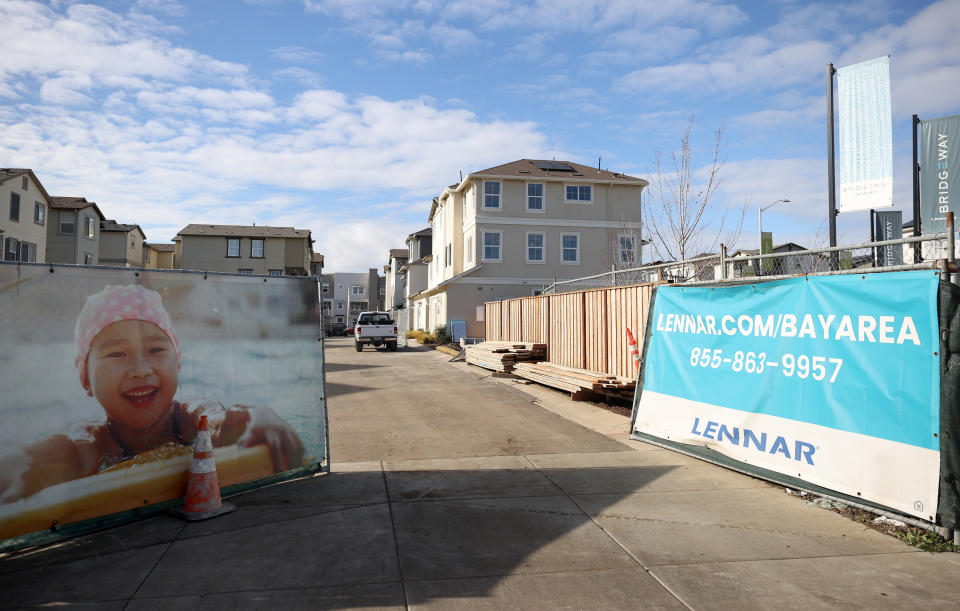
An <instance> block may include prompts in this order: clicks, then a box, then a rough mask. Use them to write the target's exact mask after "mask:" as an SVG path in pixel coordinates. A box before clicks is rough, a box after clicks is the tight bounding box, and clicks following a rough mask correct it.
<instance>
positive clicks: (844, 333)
mask: <svg viewBox="0 0 960 611" xmlns="http://www.w3.org/2000/svg"><path fill="white" fill-rule="evenodd" d="M938 282H939V274H938V273H937V272H935V271H932V270H925V271H911V272H889V273H875V274H866V275H860V274H853V275H843V276H822V277H808V278H806V277H805V278H795V279H787V280H780V281H774V282H767V283H759V284H752V285H744V286H733V287H659V288H658V289H657V292H656V297H655V300H654V306H653V312H652V313H651V316H652V325H651V331H650V334H649V336H648V344H647V347H646V354H645V357H644V372H643V377H642V379H643V385H642V389H641V393H640V397H639V399H638V404H637V408H636V413H635V432H637V433H643V434H648V435H653V436H656V437H660V438H662V439H667V440H671V441H675V442H679V443H686V444H695V445H700V446H707V447H709V448H711V449H713V450H716V451H718V452H721V453H723V454H726V455H728V456H730V457H732V458H734V459H736V460H739V461H742V462H743V463H745V464H749V465H753V466H757V467H760V468H764V469H769V470H772V471H776V472H779V473H783V474H785V475H788V476H791V477H799V478H801V479H803V480H805V481H808V482H810V483H813V484H815V485H818V486H824V487H826V488H830V489H832V490H837V491H839V492H843V493H845V494H849V495H852V496H854V497H858V496H859V497H860V498H864V499H867V500H869V501H872V502H875V503H878V504H881V505H885V506H887V507H893V508H895V509H898V510H900V511H904V512H906V513H909V514H911V515H916V516H918V517H922V518H923V519H929V520H931V521H932V518H933V515H935V511H936V502H937V492H938V487H937V482H938V474H939V465H940V462H939V447H940V445H939V444H940V442H939V439H938V433H939V430H940V428H939V427H940V424H939V423H940V420H939V396H940V370H939V360H938V357H937V352H938V350H939V344H938V322H937V313H936V303H937V299H936V295H937V288H938Z"/></svg>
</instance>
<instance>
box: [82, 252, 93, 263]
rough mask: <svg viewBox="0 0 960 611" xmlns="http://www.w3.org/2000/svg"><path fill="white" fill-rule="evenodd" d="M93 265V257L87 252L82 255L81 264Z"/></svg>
mask: <svg viewBox="0 0 960 611" xmlns="http://www.w3.org/2000/svg"><path fill="white" fill-rule="evenodd" d="M92 263H93V255H91V254H90V253H88V252H85V253H83V264H84V265H90V264H92Z"/></svg>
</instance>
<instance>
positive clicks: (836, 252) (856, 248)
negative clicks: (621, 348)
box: [543, 233, 956, 294]
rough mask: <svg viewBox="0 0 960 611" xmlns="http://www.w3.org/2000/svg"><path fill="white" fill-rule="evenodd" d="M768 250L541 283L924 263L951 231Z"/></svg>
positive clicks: (696, 278)
mask: <svg viewBox="0 0 960 611" xmlns="http://www.w3.org/2000/svg"><path fill="white" fill-rule="evenodd" d="M788 248H789V246H787V247H782V250H780V251H778V252H773V253H769V254H767V253H764V254H758V251H756V250H753V251H738V253H737V254H736V256H729V255H725V254H711V255H705V256H701V257H696V258H693V259H687V260H685V261H671V262H667V263H662V262H658V263H651V264H648V265H644V266H642V267H634V268H630V269H611V270H610V271H609V272H604V273H602V274H596V275H593V276H586V277H583V278H575V279H573V280H558V281H556V282H555V283H553V284H552V285H550V286H548V287H545V288H544V290H543V294H551V293H566V292H569V291H581V290H584V289H592V288H603V287H608V286H627V285H631V284H642V283H646V282H666V283H670V284H695V283H700V282H717V281H722V280H736V279H740V278H745V279H746V278H758V277H763V278H767V279H770V278H778V277H789V276H802V275H808V274H828V273H836V272H844V271H853V270H858V271H866V270H868V269H877V270H879V269H884V270H888V271H889V270H893V269H916V268H929V267H930V266H931V265H933V264H934V262H935V261H937V260H939V259H951V260H952V259H953V258H954V257H955V254H954V255H953V256H951V250H953V251H954V253H955V248H956V247H955V244H954V240H953V239H952V237H951V234H948V233H938V234H931V235H926V236H919V237H909V238H901V239H898V240H887V241H883V242H866V243H863V244H855V245H849V246H835V247H831V248H819V249H811V250H801V249H797V250H788Z"/></svg>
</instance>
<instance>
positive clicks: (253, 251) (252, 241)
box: [250, 238, 266, 259]
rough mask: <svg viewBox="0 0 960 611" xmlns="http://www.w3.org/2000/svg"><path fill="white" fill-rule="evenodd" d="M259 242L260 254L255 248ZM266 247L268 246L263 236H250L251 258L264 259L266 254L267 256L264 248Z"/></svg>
mask: <svg viewBox="0 0 960 611" xmlns="http://www.w3.org/2000/svg"><path fill="white" fill-rule="evenodd" d="M257 244H260V254H259V255H258V254H256V249H255V247H256V245H257ZM265 248H266V246H265V245H264V241H263V238H250V258H251V259H262V258H264V256H265V255H264V249H265Z"/></svg>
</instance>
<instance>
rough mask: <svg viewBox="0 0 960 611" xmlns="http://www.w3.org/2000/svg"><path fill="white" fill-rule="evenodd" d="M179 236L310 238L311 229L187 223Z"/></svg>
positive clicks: (179, 232) (178, 233)
mask: <svg viewBox="0 0 960 611" xmlns="http://www.w3.org/2000/svg"><path fill="white" fill-rule="evenodd" d="M177 235H178V236H215V237H216V236H219V237H231V238H232V237H237V238H305V239H310V230H309V229H294V228H293V227H269V226H267V225H197V224H191V225H187V226H186V227H184V228H183V229H181V230H180V231H178V232H177Z"/></svg>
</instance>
